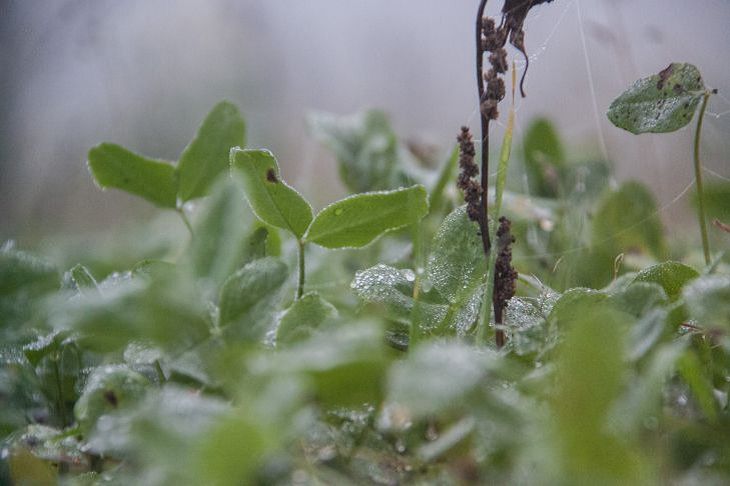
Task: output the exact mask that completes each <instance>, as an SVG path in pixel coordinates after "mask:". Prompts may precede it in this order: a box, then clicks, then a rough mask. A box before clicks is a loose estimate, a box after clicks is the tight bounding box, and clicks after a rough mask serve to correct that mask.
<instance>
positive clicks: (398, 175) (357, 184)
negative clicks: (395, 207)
mask: <svg viewBox="0 0 730 486" xmlns="http://www.w3.org/2000/svg"><path fill="white" fill-rule="evenodd" d="M309 126H310V128H311V130H312V133H313V134H314V136H315V137H316V138H317V139H318V140H319V141H320V142H322V143H323V144H324V145H326V146H327V147H328V148H329V149H330V150H332V152H333V153H334V155H335V157H336V158H337V162H338V164H339V168H340V177H341V178H342V181H343V182H344V183H345V185H346V186H347V187H348V188H349V189H350V190H351V191H353V192H356V193H360V192H367V191H379V190H387V189H395V188H397V187H399V186H403V185H404V184H406V183H407V180H408V177H407V176H406V175H405V173H404V172H403V170H402V168H401V166H400V164H399V150H398V139H397V137H396V135H395V133H394V132H393V129H392V128H391V126H390V122H389V121H388V118H387V116H386V115H385V113H383V112H381V111H377V110H371V111H367V112H363V113H358V114H356V115H353V116H349V117H337V116H334V115H330V114H326V113H315V114H312V115H310V117H309Z"/></svg>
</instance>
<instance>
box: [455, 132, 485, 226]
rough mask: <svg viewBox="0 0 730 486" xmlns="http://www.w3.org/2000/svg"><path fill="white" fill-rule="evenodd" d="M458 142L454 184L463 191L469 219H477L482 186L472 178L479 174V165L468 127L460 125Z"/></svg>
mask: <svg viewBox="0 0 730 486" xmlns="http://www.w3.org/2000/svg"><path fill="white" fill-rule="evenodd" d="M456 140H457V141H458V142H459V169H460V172H459V177H458V178H457V180H456V185H457V187H458V188H459V189H461V191H462V192H463V193H464V201H465V202H466V212H467V214H468V215H469V219H471V220H473V221H479V215H480V211H479V207H480V204H481V199H482V186H481V184H479V182H477V181H475V180H474V179H473V178H474V177H476V176H477V175H479V167H478V166H477V164H476V162H474V157H475V155H476V149H475V148H474V141H473V140H472V136H471V132H470V131H469V128H468V127H461V132H460V133H459V136H458V137H456Z"/></svg>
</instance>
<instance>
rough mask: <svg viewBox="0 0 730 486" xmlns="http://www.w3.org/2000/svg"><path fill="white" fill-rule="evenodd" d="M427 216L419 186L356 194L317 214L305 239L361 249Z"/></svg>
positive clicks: (426, 199)
mask: <svg viewBox="0 0 730 486" xmlns="http://www.w3.org/2000/svg"><path fill="white" fill-rule="evenodd" d="M426 214H428V195H427V194H426V189H425V188H424V187H423V186H421V185H416V186H412V187H409V188H406V189H396V190H394V191H383V192H370V193H364V194H356V195H354V196H350V197H347V198H345V199H342V200H340V201H337V202H335V203H332V204H330V205H329V206H327V207H326V208H324V209H323V210H322V211H320V212H319V214H317V216H316V217H315V218H314V221H312V225H311V226H310V227H309V229H308V230H307V234H306V235H305V237H304V238H305V239H306V240H307V241H309V242H312V243H316V244H317V245H320V246H324V247H325V248H360V247H362V246H365V245H367V244H368V243H370V242H371V241H373V240H374V239H375V238H377V237H378V236H380V235H382V234H383V233H385V232H387V231H392V230H395V229H398V228H402V227H404V226H407V225H409V224H413V223H417V222H418V221H420V220H421V218H423V217H424V216H425V215H426Z"/></svg>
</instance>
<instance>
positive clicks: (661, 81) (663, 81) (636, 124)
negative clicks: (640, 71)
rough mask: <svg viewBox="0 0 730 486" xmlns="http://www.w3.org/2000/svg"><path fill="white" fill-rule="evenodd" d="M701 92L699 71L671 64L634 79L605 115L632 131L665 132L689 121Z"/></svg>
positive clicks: (701, 83) (684, 65) (678, 127)
mask: <svg viewBox="0 0 730 486" xmlns="http://www.w3.org/2000/svg"><path fill="white" fill-rule="evenodd" d="M704 92H705V84H704V83H703V82H702V76H701V75H700V72H699V70H698V69H697V68H696V67H695V66H693V65H692V64H684V63H673V64H670V65H669V66H668V67H667V68H666V69H664V70H662V71H661V72H659V73H658V74H655V75H653V76H649V77H648V78H643V79H640V80H638V81H637V82H636V83H634V85H633V86H632V87H631V88H629V89H628V90H627V91H625V92H624V93H623V94H621V96H619V97H618V98H616V99H615V100H614V101H613V103H611V106H610V107H609V109H608V118H609V120H611V122H612V123H613V124H614V125H616V126H617V127H619V128H623V129H624V130H627V131H629V132H631V133H634V134H639V133H647V132H651V133H666V132H673V131H675V130H678V129H680V128H682V127H683V126H685V125H686V124H688V123H689V122H690V121H691V120H692V116H693V115H694V112H695V110H696V108H697V104H698V103H699V102H700V100H701V99H702V97H703V96H704V94H705V93H704Z"/></svg>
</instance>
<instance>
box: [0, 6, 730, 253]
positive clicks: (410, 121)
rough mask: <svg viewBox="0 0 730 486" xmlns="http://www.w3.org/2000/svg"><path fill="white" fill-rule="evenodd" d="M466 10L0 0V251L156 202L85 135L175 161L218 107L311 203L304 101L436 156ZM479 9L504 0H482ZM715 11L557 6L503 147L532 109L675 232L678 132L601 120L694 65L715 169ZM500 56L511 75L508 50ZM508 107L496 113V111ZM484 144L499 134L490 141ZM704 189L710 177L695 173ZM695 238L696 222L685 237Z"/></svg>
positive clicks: (722, 163) (725, 111) (469, 20)
mask: <svg viewBox="0 0 730 486" xmlns="http://www.w3.org/2000/svg"><path fill="white" fill-rule="evenodd" d="M477 3H478V2H477V1H476V0H349V1H346V0H299V1H294V0H267V1H265V0H237V1H234V0H176V1H172V0H123V1H122V0H114V1H112V0H54V1H34V2H29V1H23V0H10V1H8V0H5V1H4V2H1V3H0V241H2V240H4V239H7V238H16V239H23V238H28V239H32V238H34V237H38V236H39V235H44V234H48V233H52V232H55V231H67V232H68V231H87V230H88V231H96V230H104V229H107V228H109V227H111V226H114V225H117V224H120V223H122V222H124V221H128V220H129V219H130V218H133V217H147V216H150V215H153V214H156V212H157V211H158V210H157V209H155V208H154V207H152V206H151V205H149V204H148V203H146V202H144V201H141V200H137V199H136V198H134V197H131V196H127V195H125V194H123V193H120V192H117V191H107V192H105V193H102V191H100V190H99V189H98V188H96V187H95V186H94V184H93V182H92V179H91V177H90V176H89V174H88V172H87V169H86V163H85V157H86V152H87V151H88V149H89V148H90V147H92V146H94V145H96V144H98V143H99V142H101V141H110V142H115V143H119V144H121V145H124V146H126V147H127V148H129V149H131V150H134V151H136V152H139V153H142V154H145V155H147V156H152V157H157V158H163V159H169V160H176V159H177V157H178V155H179V154H180V152H181V151H182V150H183V148H184V147H185V145H186V144H187V143H188V141H189V140H190V139H191V138H192V136H193V134H194V133H195V130H196V128H197V126H198V125H199V123H200V122H201V121H202V120H203V118H204V117H205V115H206V114H207V112H208V111H209V109H210V108H212V106H213V105H214V104H215V103H216V102H218V101H219V100H221V99H228V100H230V101H233V102H234V103H236V104H237V105H238V106H239V107H240V109H241V111H242V113H243V115H244V117H245V118H246V122H247V139H248V143H247V145H248V146H249V147H252V148H258V147H266V148H269V149H271V150H272V151H273V152H274V153H275V154H276V155H277V157H278V159H279V161H280V163H281V165H282V170H283V173H284V175H285V177H286V178H287V180H289V181H290V182H291V183H292V184H294V185H295V186H296V187H298V188H301V190H302V192H303V193H304V194H305V195H306V196H307V198H309V199H310V200H312V201H313V203H314V205H315V206H317V207H321V206H323V205H324V204H326V203H327V202H329V201H331V200H332V199H334V198H336V197H339V196H341V195H342V194H344V189H343V188H342V186H340V185H339V183H338V182H337V177H336V169H335V163H334V160H333V159H332V157H331V155H330V154H329V153H328V152H327V151H326V150H325V149H323V148H322V147H320V146H319V145H318V144H317V143H316V142H315V141H314V140H313V139H312V137H311V136H310V135H309V134H308V132H307V127H306V123H305V118H306V114H307V113H308V112H310V111H312V110H316V111H329V112H333V113H336V114H341V115H346V114H351V113H354V112H356V111H358V110H362V109H366V108H371V107H374V108H382V109H384V110H385V111H386V112H387V113H388V114H389V115H390V118H391V121H392V123H393V125H394V127H395V129H396V131H397V133H398V134H399V135H400V136H401V137H402V138H403V139H405V140H411V141H417V142H420V143H426V144H430V145H434V146H435V147H440V149H441V150H442V153H444V154H445V153H446V151H447V150H448V149H449V148H450V147H451V146H452V144H453V142H454V139H455V136H456V134H457V131H458V129H459V127H460V126H461V125H463V124H469V125H471V126H472V127H473V128H475V129H476V127H477V125H478V119H477V116H476V109H475V108H476V95H475V91H476V88H475V74H474V66H473V62H474V59H473V58H474V46H473V36H474V32H473V28H474V27H473V24H474V14H475V11H476V7H477ZM489 3H490V13H491V14H497V11H498V9H499V8H500V6H501V4H502V2H498V1H495V0H492V1H491V2H489ZM729 25H730V2H728V1H727V0H696V1H687V0H622V1H619V0H555V1H554V2H553V3H551V4H548V5H542V6H539V7H536V8H535V9H534V10H533V11H532V13H531V14H530V16H529V17H528V21H527V24H526V28H525V32H526V46H527V50H528V53H530V55H531V59H532V62H531V65H530V70H529V73H528V76H527V82H526V91H527V95H528V96H527V98H525V99H524V100H518V101H517V125H516V127H517V133H516V137H517V138H516V146H515V152H518V151H519V150H521V146H520V143H521V139H520V134H521V132H522V131H523V130H524V129H525V127H526V126H527V124H528V123H529V121H530V120H531V119H533V117H535V116H540V115H546V116H548V117H549V118H550V119H551V120H552V121H554V122H555V123H556V125H557V127H558V129H559V130H560V132H561V134H562V136H563V138H564V140H565V143H566V146H567V149H568V154H572V155H574V156H575V157H578V156H583V157H585V156H596V157H598V156H607V157H608V158H609V159H610V160H611V161H612V162H613V163H614V165H615V168H616V176H617V178H618V180H627V179H638V180H640V181H642V182H644V183H646V184H647V185H648V186H649V187H650V188H651V190H652V191H653V192H654V194H655V196H656V197H657V199H658V200H659V203H660V205H662V206H664V205H667V207H666V209H664V210H663V211H662V217H663V218H664V219H665V221H666V222H672V221H681V220H682V217H683V215H686V214H687V212H688V205H687V198H684V199H682V200H681V201H678V202H676V203H672V201H673V200H674V199H675V198H676V197H677V196H678V195H680V194H681V193H682V191H683V190H684V189H685V188H686V187H687V185H688V184H689V183H690V182H691V181H692V178H693V175H692V163H691V143H692V134H693V131H694V124H692V125H690V126H689V127H687V128H685V129H683V130H682V131H681V132H679V133H674V134H669V135H642V136H639V137H636V136H632V135H630V134H628V133H626V132H623V131H621V130H619V129H617V128H615V127H613V126H612V125H611V124H610V122H609V121H608V120H607V118H606V117H605V111H606V109H607V108H608V105H609V104H610V102H611V101H612V100H613V99H614V98H615V97H616V96H617V95H618V94H620V93H621V92H622V91H623V90H624V89H626V88H627V87H628V86H629V85H630V84H631V83H632V82H633V81H634V80H636V79H638V78H640V77H643V76H646V75H650V74H653V73H656V72H658V71H659V70H661V69H663V68H664V67H666V66H667V65H668V64H669V63H670V62H673V61H677V62H691V63H693V64H695V65H697V66H698V67H699V69H700V71H701V72H702V73H703V76H704V78H705V82H706V84H707V85H708V86H710V87H714V88H718V89H719V92H720V95H719V96H713V97H712V100H711V102H710V106H709V111H710V112H711V113H710V114H709V116H708V117H707V119H706V128H705V131H704V134H703V144H702V151H703V162H704V164H705V165H706V167H708V168H709V169H710V170H712V171H714V172H715V173H716V174H718V175H719V176H724V177H730V161H728V158H727V154H728V153H730V76H729V74H730V68H729V67H728V63H727V49H728V47H730V28H729V27H728V26H729ZM509 52H510V56H511V57H514V58H515V59H516V60H517V61H519V64H518V65H519V66H523V63H522V62H521V56H520V55H519V53H516V52H515V51H514V50H510V51H509ZM507 105H508V101H505V103H504V105H503V108H502V111H503V112H505V109H506V106H507ZM494 136H495V137H499V138H495V139H496V140H499V139H500V138H501V133H500V127H497V131H496V132H495V135H494ZM706 176H707V177H708V180H712V178H713V177H717V175H713V174H711V173H708V174H707V175H706ZM692 230H693V231H694V227H693V228H692Z"/></svg>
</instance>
